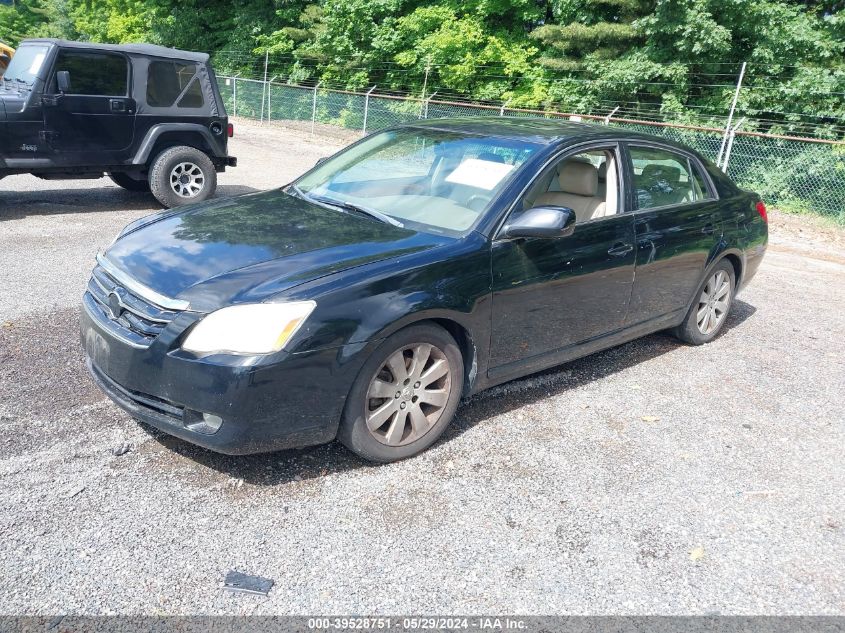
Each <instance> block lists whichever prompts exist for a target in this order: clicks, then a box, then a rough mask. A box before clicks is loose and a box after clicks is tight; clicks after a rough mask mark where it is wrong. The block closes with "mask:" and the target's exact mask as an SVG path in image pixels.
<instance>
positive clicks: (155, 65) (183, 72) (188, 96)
mask: <svg viewBox="0 0 845 633" xmlns="http://www.w3.org/2000/svg"><path fill="white" fill-rule="evenodd" d="M196 74H197V66H196V64H188V63H185V62H174V61H166V62H165V61H156V62H150V66H149V69H148V70H147V104H148V105H150V106H152V107H154V108H169V107H171V106H173V105H174V104H175V103H176V100H177V99H179V96H180V95H182V93H183V92H185V89H186V88H188V90H187V92H185V94H184V96H182V98H181V99H180V100H179V105H178V107H180V108H198V107H201V106H202V104H203V99H202V90H201V87H200V85H199V80H198V79H197V80H196V81H194V77H195V76H196ZM189 86H190V87H189ZM193 104H197V105H193Z"/></svg>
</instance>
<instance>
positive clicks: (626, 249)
mask: <svg viewBox="0 0 845 633" xmlns="http://www.w3.org/2000/svg"><path fill="white" fill-rule="evenodd" d="M632 250H634V247H633V246H631V245H630V244H626V243H625V242H617V243H616V244H614V245H613V246H612V247H610V248H609V249H608V250H607V254H608V255H613V256H614V257H623V256H624V255H627V254H628V253H630V252H631V251H632Z"/></svg>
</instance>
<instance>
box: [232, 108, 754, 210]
mask: <svg viewBox="0 0 845 633" xmlns="http://www.w3.org/2000/svg"><path fill="white" fill-rule="evenodd" d="M226 135H227V136H228V137H229V138H232V137H233V136H234V135H235V126H234V125H232V124H231V123H230V124H229V125H227V126H226ZM761 204H762V203H761ZM763 212H764V213H765V212H766V209H765V207H764V208H763Z"/></svg>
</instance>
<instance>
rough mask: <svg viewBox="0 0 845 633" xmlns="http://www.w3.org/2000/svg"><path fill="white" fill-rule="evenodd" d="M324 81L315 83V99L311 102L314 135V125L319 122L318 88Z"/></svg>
mask: <svg viewBox="0 0 845 633" xmlns="http://www.w3.org/2000/svg"><path fill="white" fill-rule="evenodd" d="M321 83H323V82H322V81H318V82H317V83H316V84H315V85H314V100H313V101H312V103H311V136H313V135H314V126H315V125H316V123H317V88H319V87H320V84H321Z"/></svg>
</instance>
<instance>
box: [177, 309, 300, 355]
mask: <svg viewBox="0 0 845 633" xmlns="http://www.w3.org/2000/svg"><path fill="white" fill-rule="evenodd" d="M316 306H317V304H316V303H315V302H313V301H292V302H289V303H251V304H246V305H239V306H231V307H228V308H222V309H220V310H217V312H212V313H211V314H209V315H208V316H206V317H205V318H204V319H203V320H202V321H200V322H199V323H197V324H196V325H195V326H194V329H193V330H191V331H190V333H189V334H188V338H186V339H185V342H184V343H183V344H182V349H186V350H188V351H191V352H198V353H200V354H207V353H209V352H229V353H232V354H269V353H271V352H278V351H279V350H280V349H282V348H283V347H284V346H285V343H287V342H288V340H290V338H291V337H292V336H293V335H294V334H295V333H296V331H297V330H298V329H299V327H300V326H301V325H302V324H303V323H304V322H305V319H307V318H308V315H309V314H311V312H312V311H313V310H314V308H315V307H316Z"/></svg>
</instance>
